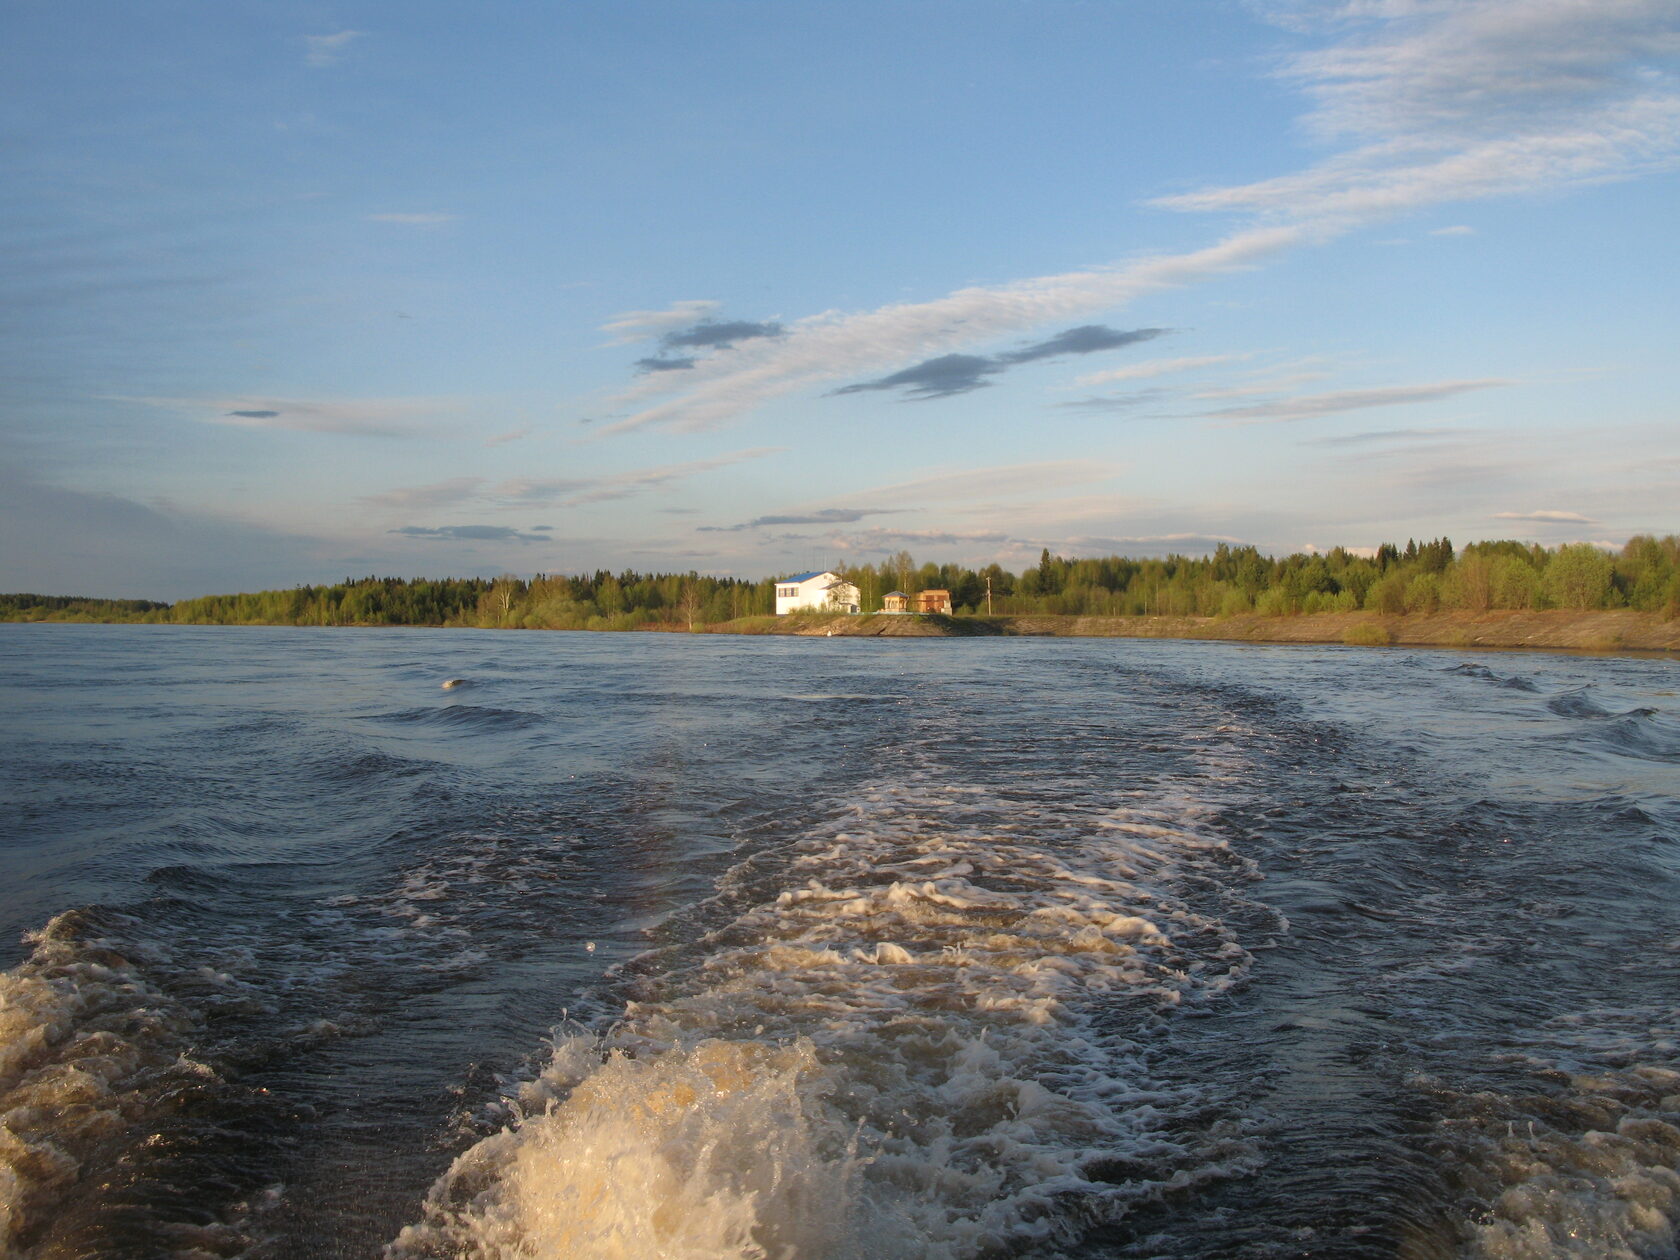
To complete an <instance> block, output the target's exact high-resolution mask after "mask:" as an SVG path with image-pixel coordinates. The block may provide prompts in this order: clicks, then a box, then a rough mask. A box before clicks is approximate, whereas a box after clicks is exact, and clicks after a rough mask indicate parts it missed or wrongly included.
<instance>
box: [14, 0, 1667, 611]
mask: <svg viewBox="0 0 1680 1260" xmlns="http://www.w3.org/2000/svg"><path fill="white" fill-rule="evenodd" d="M0 83H3V84H4V85H5V86H4V87H3V88H0V128H3V134H4V145H3V147H0V163H3V166H0V252H3V257H4V259H5V261H4V264H3V265H0V424H3V425H4V433H3V434H0V590H9V591H34V592H39V593H46V594H80V595H89V596H104V597H113V598H119V597H121V598H152V599H178V598H184V597H188V596H192V595H198V594H204V593H209V592H227V591H236V590H255V589H260V588H272V587H286V586H293V585H297V584H301V583H313V582H323V581H334V580H339V579H342V578H344V577H347V576H363V575H367V574H374V573H377V574H382V575H384V574H390V575H396V576H417V575H426V576H444V575H461V576H465V575H474V574H478V575H486V576H488V575H493V574H496V573H500V572H514V573H518V574H521V575H526V576H528V575H530V574H533V573H536V572H548V573H576V572H585V571H592V570H595V569H598V568H610V569H614V570H621V569H626V568H629V569H635V570H638V571H641V572H649V571H659V572H673V571H675V572H687V571H690V570H693V571H698V572H702V573H710V574H718V575H737V576H742V577H751V578H761V577H769V576H775V575H780V574H786V573H789V572H794V571H801V570H809V569H816V568H823V567H828V566H831V565H834V564H839V563H860V562H865V561H879V560H882V559H884V558H885V557H887V556H889V555H892V554H894V553H897V552H898V551H900V550H907V551H909V552H910V553H911V554H912V555H914V556H915V557H916V559H917V560H918V561H925V560H936V561H942V562H944V561H956V562H962V563H967V564H974V565H979V564H986V563H990V562H993V561H996V562H999V563H1001V564H1003V565H1004V566H1005V567H1008V568H1013V569H1017V570H1018V569H1020V568H1022V567H1024V566H1026V565H1028V564H1031V563H1035V562H1036V560H1037V558H1038V556H1039V554H1040V552H1041V550H1042V549H1044V548H1048V549H1049V550H1051V551H1052V552H1054V553H1057V554H1060V555H1065V556H1090V555H1108V554H1123V555H1132V556H1150V555H1164V554H1168V553H1174V552H1177V553H1182V554H1191V555H1199V554H1203V553H1205V552H1207V551H1209V550H1211V549H1212V548H1213V547H1215V546H1217V545H1218V544H1219V543H1221V542H1226V543H1230V544H1232V545H1245V544H1253V545H1255V546H1257V547H1259V548H1260V549H1261V550H1262V551H1266V552H1270V553H1274V554H1286V553H1289V552H1294V551H1298V550H1307V549H1313V548H1317V549H1328V548H1329V547H1332V546H1337V545H1341V546H1347V547H1350V548H1372V547H1375V546H1376V545H1377V544H1379V543H1381V542H1384V541H1396V542H1400V543H1402V544H1403V543H1404V540H1405V539H1406V538H1408V537H1417V538H1420V539H1421V538H1426V537H1427V538H1433V537H1436V536H1438V535H1442V534H1445V535H1447V536H1449V537H1451V538H1452V539H1453V540H1454V541H1455V542H1458V543H1460V544H1462V543H1464V542H1468V541H1472V540H1477V539H1488V538H1519V539H1525V540H1530V541H1536V542H1540V543H1543V544H1546V545H1548V546H1555V545H1559V544H1562V543H1567V542H1577V541H1589V542H1594V543H1598V544H1601V545H1604V546H1611V547H1613V546H1619V545H1620V544H1621V543H1622V542H1623V541H1624V540H1626V539H1627V538H1628V537H1629V536H1630V535H1633V534H1637V533H1659V534H1663V533H1674V532H1677V531H1680V506H1677V505H1680V404H1677V402H1676V400H1677V399H1680V351H1677V344H1680V338H1677V333H1680V296H1677V294H1680V285H1677V284H1676V280H1677V278H1680V231H1677V227H1680V3H1676V0H883V2H876V0H848V2H847V3H846V4H844V5H841V4H803V3H792V4H790V3H788V2H787V0H684V2H678V0H661V2H658V3H653V2H645V0H612V2H611V3H607V2H605V0H600V2H596V3H577V2H574V3H553V4H540V5H531V4H512V3H500V2H490V3H484V4H479V5H474V6H470V7H469V6H462V5H459V4H443V3H434V2H432V0H403V2H402V3H361V2H359V0H343V2H337V0H311V2H308V3H292V2H289V0H263V2H262V3H256V2H251V0H246V2H242V0H191V2H187V0H154V2H153V3H148V4H145V5H136V4H132V3H127V2H102V3H91V2H86V0H53V2H52V3H46V2H44V0H13V3H10V4H8V5H6V6H5V7H4V9H3V10H0Z"/></svg>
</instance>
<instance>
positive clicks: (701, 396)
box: [603, 228, 1303, 433]
mask: <svg viewBox="0 0 1680 1260" xmlns="http://www.w3.org/2000/svg"><path fill="white" fill-rule="evenodd" d="M1301 239H1303V237H1302V234H1301V233H1300V232H1299V231H1298V230H1296V229H1293V228H1266V229H1259V230H1254V231H1248V232H1240V233H1238V234H1236V235H1234V236H1230V237H1227V238H1226V239H1225V240H1222V241H1220V242H1219V243H1218V244H1216V245H1212V246H1209V247H1208V248H1206V249H1200V250H1195V251H1193V252H1191V253H1187V254H1177V255H1167V256H1162V257H1153V258H1146V259H1142V260H1140V261H1137V262H1134V263H1130V264H1128V265H1126V266H1123V267H1117V268H1113V269H1105V270H1093V271H1076V272H1068V273H1065V274H1063V275H1056V276H1040V277H1036V278H1034V279H1031V280H1022V281H1019V282H1016V283H1014V284H1008V285H1000V286H996V287H991V288H971V289H959V290H958V291H957V292H955V293H951V294H949V295H947V296H945V297H942V298H937V299H935V300H933V301H931V302H907V303H901V304H897V305H893V306H884V307H880V308H879V309H877V310H873V311H866V312H862V313H860V314H854V315H845V314H840V313H837V312H825V313H824V314H821V315H813V316H810V317H808V318H806V319H803V320H798V321H795V322H794V323H792V324H790V325H788V326H787V329H786V331H785V333H784V335H783V336H781V337H776V338H763V339H761V340H756V341H750V342H743V343H742V344H740V345H739V346H737V347H736V349H735V351H734V353H732V354H730V355H728V356H719V357H717V358H711V359H703V360H701V361H700V362H699V363H697V364H696V366H695V367H694V368H693V370H691V371H687V372H682V373H676V372H660V373H656V374H654V375H652V376H648V377H644V378H642V379H641V381H640V382H639V383H637V384H635V385H632V386H630V387H629V388H628V389H626V390H624V391H623V392H622V393H621V394H619V395H618V398H617V399H616V401H617V402H618V403H620V404H621V405H622V404H629V405H634V404H636V403H638V402H642V401H644V400H646V399H650V398H653V397H656V396H658V395H660V394H663V393H665V392H667V391H669V390H670V389H672V388H673V387H677V388H682V387H686V392H684V393H682V394H681V395H680V396H679V397H678V398H676V399H675V400H673V401H670V402H664V403H658V404H655V405H652V406H648V407H644V408H643V409H642V410H639V411H636V412H634V413H633V414H631V415H629V416H627V417H625V418H624V419H621V420H619V421H617V422H615V423H613V424H611V425H608V426H606V428H605V429H604V430H603V431H604V432H608V433H613V432H623V431H626V430H630V429H639V428H643V427H646V426H649V425H668V426H670V427H671V428H674V429H678V430H681V431H685V432H688V431H694V430H700V429H709V428H714V427H716V426H717V425H719V424H723V423H726V422H727V421H729V420H732V419H734V418H735V417H736V416H738V415H740V414H742V413H743V412H746V411H749V410H751V409H752V408H754V407H756V406H758V405H760V404H762V403H765V402H768V401H769V400H770V399H772V398H777V397H780V396H782V395H784V394H788V393H791V392H793V391H795V390H798V389H803V388H806V387H809V386H813V385H820V384H824V383H827V382H831V381H835V380H841V379H845V378H847V377H851V376H856V375H863V374H866V373H870V372H873V371H875V370H878V369H880V368H883V367H888V366H892V365H895V364H903V363H906V362H911V361H914V360H916V359H921V358H926V357H928V356H931V355H935V354H939V353H941V352H943V351H946V350H949V349H951V348H952V347H954V346H959V345H970V344H974V343H977V342H982V341H991V340H996V339H998V338H1001V337H1005V336H1009V335H1011V334H1014V333H1019V332H1022V331H1024V330H1027V329H1032V328H1037V327H1040V326H1042V325H1044V324H1046V323H1049V322H1051V321H1054V320H1064V319H1071V318H1077V317H1080V316H1084V315H1089V314H1091V313H1093V312H1096V311H1102V310H1108V309H1111V308H1113V307H1116V306H1121V305H1124V304H1125V303H1126V302H1129V301H1131V300H1132V299H1134V298H1137V297H1140V296H1142V295H1144V294H1146V293H1155V292H1160V291H1162V290H1165V289H1171V288H1176V287H1179V286H1182V285H1185V284H1190V283H1192V282H1194V281H1197V280H1203V279H1207V278H1208V277H1210V276H1214V275H1219V274H1223V273H1226V272H1229V271H1233V270H1237V269H1239V268H1243V267H1248V266H1252V265H1254V264H1255V263H1257V262H1259V261H1261V260H1262V259H1264V258H1266V257H1267V256H1269V255H1271V254H1274V253H1277V252H1278V251H1279V250H1282V249H1285V248H1287V247H1289V246H1291V245H1294V244H1297V243H1298V242H1299V241H1300V240H1301ZM637 314H646V312H638V313H637ZM623 322H624V321H622V320H621V321H620V323H623ZM607 327H608V329H609V330H612V329H614V328H615V327H617V325H608V326H607ZM674 376H681V377H682V378H683V379H682V380H681V381H672V380H670V379H669V378H671V377H674Z"/></svg>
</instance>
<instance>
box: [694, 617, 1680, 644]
mask: <svg viewBox="0 0 1680 1260" xmlns="http://www.w3.org/2000/svg"><path fill="white" fill-rule="evenodd" d="M706 630H707V631H708V632H710V633H715V634H788V635H801V636H807V637H810V636H818V637H823V636H828V637H836V638H841V637H844V638H875V637H881V638H956V637H963V636H972V635H1018V636H1045V637H1074V638H1123V639H1219V640H1230V641H1236V642H1245V643H1352V644H1359V645H1365V646H1385V645H1393V646H1410V647H1459V648H1477V647H1487V648H1533V649H1538V650H1542V651H1560V650H1561V651H1594V652H1616V651H1636V652H1680V621H1669V620H1664V619H1663V618H1661V617H1659V616H1657V615H1656V614H1654V613H1645V612H1637V611H1634V610H1632V609H1626V608H1618V609H1609V610H1602V611H1592V612H1585V611H1573V610H1568V609H1548V610H1546V611H1543V612H1536V611H1494V612H1480V613H1472V612H1462V611H1454V612H1439V613H1429V614H1413V615H1409V616H1383V615H1382V614H1380V613H1368V612H1354V613H1303V614H1299V615H1296V616H1286V617H1266V616H1260V615H1258V614H1247V615H1244V616H1238V617H1055V616H1022V617H941V616H887V615H883V614H875V615H872V616H863V617H851V616H843V615H836V616H822V615H809V614H808V615H803V616H796V617H781V618H771V617H748V618H742V619H741V620H740V621H731V622H723V623H719V624H716V625H712V626H708V627H706Z"/></svg>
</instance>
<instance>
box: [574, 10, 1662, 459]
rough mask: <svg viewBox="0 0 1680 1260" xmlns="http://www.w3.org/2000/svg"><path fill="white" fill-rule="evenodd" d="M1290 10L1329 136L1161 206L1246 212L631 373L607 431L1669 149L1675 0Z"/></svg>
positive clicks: (925, 352) (1612, 175)
mask: <svg viewBox="0 0 1680 1260" xmlns="http://www.w3.org/2000/svg"><path fill="white" fill-rule="evenodd" d="M1294 12H1295V13H1296V14H1297V15H1298V16H1300V18H1301V19H1302V20H1301V22H1300V25H1301V27H1302V29H1305V30H1307V31H1309V32H1311V33H1313V34H1327V35H1328V42H1327V43H1325V44H1324V45H1323V46H1321V47H1319V48H1317V49H1315V50H1313V51H1310V52H1307V53H1303V54H1300V55H1298V56H1296V57H1294V58H1293V59H1291V60H1290V61H1289V62H1288V63H1287V64H1286V65H1285V67H1284V68H1283V71H1282V77H1283V78H1284V79H1286V80H1287V81H1289V82H1291V83H1294V84H1296V85H1297V86H1299V87H1300V88H1301V89H1302V90H1303V91H1304V92H1305V93H1306V94H1307V95H1308V96H1309V97H1310V98H1311V100H1312V102H1313V104H1312V107H1311V109H1310V110H1309V112H1308V114H1307V116H1306V118H1305V122H1306V124H1307V126H1308V128H1309V130H1310V131H1312V132H1313V133H1314V134H1315V135H1317V136H1318V137H1319V138H1321V139H1322V140H1323V141H1325V142H1327V143H1329V144H1333V145H1338V146H1340V147H1339V148H1337V149H1336V150H1334V151H1332V152H1331V153H1330V154H1329V156H1327V157H1325V158H1324V159H1323V160H1322V161H1320V162H1318V163H1316V164H1315V165H1312V166H1310V167H1308V168H1306V169H1304V170H1300V171H1296V172H1293V173H1290V174H1286V175H1281V176H1277V177H1274V178H1271V179H1265V180H1260V181H1257V182H1254V183H1249V184H1243V185H1236V186H1231V187H1223V188H1212V189H1207V190H1204V191H1200V192H1194V193H1188V194H1184V195H1180V196H1175V197H1168V198H1164V199H1162V200H1160V201H1158V202H1157V203H1156V204H1159V205H1164V206H1168V207H1171V208H1174V209H1179V210H1205V211H1225V212H1236V213H1240V214H1243V215H1245V216H1248V217H1249V220H1250V222H1249V226H1247V227H1245V228H1242V229H1241V230H1238V231H1236V232H1235V233H1233V234H1232V235H1230V236H1227V237H1226V238H1225V239H1223V240H1221V241H1219V242H1218V243H1217V244H1214V245H1212V246H1209V247H1207V248H1205V249H1200V250H1195V251H1191V252H1188V253H1183V254H1178V255H1169V256H1158V257H1149V258H1143V259H1140V260H1137V261H1134V262H1130V263H1126V264H1123V265H1119V266H1115V267H1112V268H1106V269H1097V270H1088V271H1077V272H1068V273H1064V274H1059V275H1049V276H1038V277H1033V278H1030V279H1024V280H1020V281H1016V282H1014V283H1011V284H1004V285H997V286H990V287H983V288H980V287H977V288H970V289H963V290H959V291H957V292H954V293H951V294H948V295H946V296H944V297H941V298H937V299H934V300H932V301H927V302H918V303H903V304H897V305H891V306H884V307H881V308H878V309H876V310H872V311H866V312H861V313H854V314H843V313H838V312H832V311H830V312H824V313H822V314H818V315H813V316H809V317H807V318H805V319H802V320H795V321H791V322H790V323H788V324H787V326H786V332H785V335H784V336H781V337H778V338H774V339H769V338H766V339H764V340H762V341H755V342H751V343H743V344H741V345H740V346H738V347H737V348H736V350H735V352H734V353H732V354H730V355H727V356H718V357H715V358H710V359H703V360H701V361H699V362H698V363H696V364H695V366H694V367H693V368H692V369H691V370H688V371H683V372H657V373H649V374H647V375H645V376H643V377H641V378H639V379H638V380H637V381H636V382H635V383H634V384H632V385H630V386H629V387H627V388H626V389H624V390H623V391H622V392H621V393H620V394H619V395H618V396H617V397H616V398H615V399H614V400H613V402H614V403H615V404H616V405H617V406H619V407H622V408H625V409H627V410H628V414H626V415H623V416H622V417H621V418H619V419H617V420H616V421H615V422H613V423H611V424H609V425H607V426H605V427H604V428H603V430H602V431H603V432H606V433H613V432H624V431H627V430H633V429H639V428H643V427H648V426H667V427H670V428H674V429H678V430H685V431H692V430H701V429H708V428H712V427H715V426H717V425H721V424H725V423H728V422H730V421H731V420H734V419H736V418H737V417H739V416H741V415H743V414H745V413H747V412H749V411H751V410H753V409H754V408H756V407H758V406H760V405H762V404H764V403H766V402H769V401H770V400H772V399H775V398H778V397H781V396H783V395H786V394H789V393H792V392H794V391H797V390H801V389H807V388H812V387H816V386H820V385H823V384H826V383H829V382H833V381H837V380H844V379H847V378H852V379H856V378H858V377H863V376H871V375H876V374H878V373H880V372H881V371H883V370H891V369H894V368H898V367H903V366H905V365H907V364H910V363H914V362H916V361H917V360H920V359H925V358H929V357H931V356H936V355H940V354H944V353H949V352H952V351H954V350H957V349H959V348H965V347H973V346H980V345H983V344H985V343H987V342H990V341H995V340H997V339H999V338H1003V337H1006V336H1010V335H1015V334H1020V333H1023V332H1026V331H1029V330H1032V329H1036V328H1039V327H1042V326H1044V325H1046V324H1048V323H1050V322H1051V321H1055V320H1064V319H1072V318H1081V317H1087V316H1090V315H1092V314H1096V313H1099V312H1103V311H1108V310H1112V309H1114V308H1117V307H1120V306H1123V305H1125V304H1126V303H1128V302H1131V301H1133V300H1135V299H1137V298H1139V297H1142V296H1144V295H1146V294H1150V293H1154V292H1159V291H1161V290H1164V289H1169V288H1173V287H1177V286H1181V285H1186V284H1191V283H1195V282H1198V281H1202V280H1207V279H1209V278H1212V277H1214V276H1217V275H1221V274H1223V273H1225V272H1228V271H1230V270H1233V269H1236V268H1241V267H1250V266H1254V265H1256V264H1258V263H1260V262H1262V261H1264V260H1265V259H1267V258H1268V257H1269V256H1271V255H1274V254H1276V253H1278V252H1280V251H1284V250H1287V249H1289V248H1292V247H1294V246H1297V245H1302V244H1307V243H1311V242H1321V241H1324V240H1328V239H1331V238H1333V237H1335V236H1337V235H1339V234H1342V233H1344V232H1346V231H1348V230H1350V229H1352V228H1354V227H1356V226H1359V225H1361V224H1364V223H1368V222H1371V221H1374V220H1377V219H1381V218H1384V217H1388V216H1393V215H1396V214H1400V213H1404V212H1407V211H1411V210H1416V209H1419V208H1424V207H1429V206H1434V205H1439V204H1443V203H1448V202H1454V201H1464V200H1471V199H1475V198H1485V197H1495V196H1509V195H1513V194H1519V193H1525V192H1534V191H1540V190H1550V189H1558V188H1567V187H1570V186H1575V185H1581V184H1588V183H1594V182H1602V181H1605V180H1616V179H1626V178H1631V177H1633V176H1636V175H1640V174H1644V173H1648V172H1652V171H1660V170H1667V169H1670V168H1672V167H1674V166H1675V165H1676V164H1677V163H1680V87H1677V86H1676V79H1675V75H1674V71H1673V68H1672V66H1671V64H1670V62H1671V61H1672V59H1673V58H1674V56H1675V55H1676V53H1680V5H1677V4H1676V3H1675V0H1590V2H1589V0H1347V2H1337V3H1306V4H1297V5H1296V7H1295V10H1294ZM701 306H702V304H696V303H678V304H676V306H674V307H672V308H671V309H670V310H668V311H664V312H658V311H635V312H630V313H628V314H627V315H624V316H621V317H619V319H617V320H615V321H614V322H613V323H611V324H609V325H607V331H609V332H612V333H615V334H617V335H619V336H620V337H621V338H622V339H624V340H634V339H637V338H638V337H639V336H642V335H647V334H649V333H651V332H654V331H657V330H659V329H662V328H667V327H672V326H676V325H677V324H679V323H682V322H687V321H689V320H691V319H693V318H697V317H699V316H700V315H703V314H704V313H705V310H704V309H700V307H701ZM684 308H694V309H684ZM705 309H710V308H709V307H706V308H705ZM655 399H663V400H664V401H654V400H655ZM1394 401H1403V400H1401V399H1395V400H1394ZM1360 405H1367V406H1375V405H1383V404H1381V403H1378V402H1374V401H1373V402H1366V403H1363V404H1360ZM1308 414H1310V413H1308ZM1271 418H1282V417H1277V416H1274V417H1271Z"/></svg>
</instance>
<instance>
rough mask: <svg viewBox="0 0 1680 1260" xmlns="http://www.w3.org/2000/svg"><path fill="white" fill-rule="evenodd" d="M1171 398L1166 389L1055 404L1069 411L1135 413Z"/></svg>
mask: <svg viewBox="0 0 1680 1260" xmlns="http://www.w3.org/2000/svg"><path fill="white" fill-rule="evenodd" d="M1169 396H1170V392H1169V391H1168V390H1164V389H1135V390H1132V391H1131V392H1130V393H1126V394H1093V395H1091V396H1090V397H1088V398H1070V399H1068V400H1067V401H1066V402H1059V403H1057V404H1055V405H1056V406H1057V407H1060V408H1063V409H1065V410H1068V411H1134V410H1136V409H1137V408H1139V407H1143V406H1147V405H1148V404H1150V403H1158V402H1160V401H1161V400H1162V399H1164V398H1167V397H1169Z"/></svg>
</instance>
